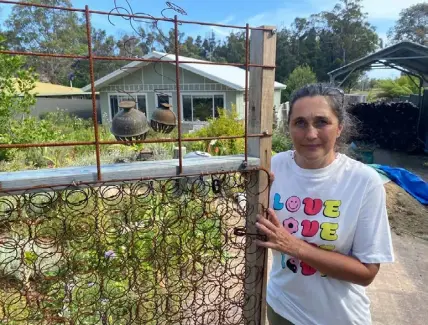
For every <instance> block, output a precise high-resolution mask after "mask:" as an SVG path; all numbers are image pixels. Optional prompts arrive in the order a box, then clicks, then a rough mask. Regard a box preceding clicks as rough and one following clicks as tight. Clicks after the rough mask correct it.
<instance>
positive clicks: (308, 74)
mask: <svg viewBox="0 0 428 325" xmlns="http://www.w3.org/2000/svg"><path fill="white" fill-rule="evenodd" d="M315 82H317V77H316V75H315V73H314V72H313V70H312V68H311V67H309V66H308V65H306V64H305V65H302V66H298V67H297V68H296V69H294V70H293V72H292V73H291V74H290V76H289V77H288V79H287V80H286V81H285V84H286V85H287V88H286V89H285V90H284V91H283V92H282V101H283V102H285V101H288V100H289V99H290V96H291V94H292V93H293V92H294V91H295V90H297V89H299V88H300V87H303V86H304V85H307V84H310V83H315Z"/></svg>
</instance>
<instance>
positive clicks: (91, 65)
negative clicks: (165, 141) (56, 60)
mask: <svg viewBox="0 0 428 325" xmlns="http://www.w3.org/2000/svg"><path fill="white" fill-rule="evenodd" d="M85 17H86V34H87V40H88V57H89V75H90V78H91V93H92V122H93V124H94V136H95V157H96V161H97V179H98V180H99V181H100V180H101V158H100V156H101V154H100V135H99V132H98V118H97V99H96V97H95V77H94V60H93V58H92V34H91V16H90V14H89V7H88V6H87V5H86V6H85Z"/></svg>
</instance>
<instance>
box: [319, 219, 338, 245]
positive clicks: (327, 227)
mask: <svg viewBox="0 0 428 325" xmlns="http://www.w3.org/2000/svg"><path fill="white" fill-rule="evenodd" d="M338 228H339V224H338V223H331V222H323V223H322V224H321V233H320V236H321V239H324V240H328V241H335V240H337V238H338V236H337V233H336V230H337V229H338Z"/></svg>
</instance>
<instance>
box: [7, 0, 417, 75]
mask: <svg viewBox="0 0 428 325" xmlns="http://www.w3.org/2000/svg"><path fill="white" fill-rule="evenodd" d="M423 1H424V0H406V1H404V0H362V5H363V9H364V11H365V12H366V13H367V14H368V20H369V22H370V23H371V24H372V25H373V26H375V28H376V31H377V32H378V34H379V36H380V37H381V38H382V39H384V41H386V34H387V32H388V30H389V29H390V28H391V27H392V26H393V25H394V23H395V21H396V20H397V19H398V17H399V13H400V11H401V10H402V9H405V8H408V7H410V6H411V5H413V4H416V3H421V2H423ZM170 2H173V3H174V4H176V5H177V6H179V7H181V8H182V9H184V10H185V12H186V15H182V14H179V13H175V12H174V11H172V10H167V11H164V14H165V15H166V16H168V17H172V16H173V15H174V14H177V15H178V17H179V19H183V20H193V21H195V20H196V21H203V22H209V23H222V24H231V25H239V26H245V24H246V23H248V24H250V26H260V25H269V26H276V27H277V28H278V29H281V27H284V26H287V27H288V26H289V25H290V24H291V23H292V21H293V20H294V18H296V17H308V16H310V15H311V14H313V13H318V12H320V11H323V10H331V9H332V8H333V7H334V5H335V3H337V1H336V0H172V1H170ZM72 3H73V6H74V7H75V8H84V7H85V5H86V4H88V6H89V9H92V10H100V11H107V12H108V11H110V10H112V9H113V8H115V7H116V6H117V7H122V8H126V9H121V12H122V13H125V12H126V11H125V10H129V11H131V10H132V11H133V12H134V13H144V14H149V15H153V16H155V17H160V16H161V11H162V10H163V9H164V8H166V5H165V1H164V0H116V1H115V0H92V1H89V0H72ZM130 7H132V9H131V8H130ZM0 8H2V10H1V12H0V20H1V21H4V19H6V18H7V15H8V14H9V12H10V8H11V5H4V4H0ZM111 20H112V23H113V24H114V25H113V24H112V23H110V22H109V20H108V17H107V16H103V15H94V16H93V18H92V23H93V25H94V27H97V28H103V29H105V30H107V32H108V33H110V34H113V35H115V36H120V35H121V34H122V33H124V32H130V31H131V27H130V25H129V21H125V20H124V19H122V18H120V17H112V19H111ZM168 24H169V23H165V22H164V23H162V24H160V27H161V28H165V30H166V29H167V28H169V26H168ZM171 26H172V25H171ZM180 31H182V32H184V33H185V34H186V35H191V36H196V35H201V36H202V37H206V36H208V33H209V32H210V31H214V33H215V34H216V36H217V37H218V38H220V37H225V36H227V35H228V34H229V33H230V31H231V29H228V28H217V27H214V28H213V27H207V26H200V25H189V24H184V25H181V26H180ZM398 75H399V72H397V71H396V70H390V69H388V70H372V71H371V72H369V77H374V78H390V77H396V76H398Z"/></svg>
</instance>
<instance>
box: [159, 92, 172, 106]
mask: <svg viewBox="0 0 428 325" xmlns="http://www.w3.org/2000/svg"><path fill="white" fill-rule="evenodd" d="M171 98H172V94H167V93H160V94H156V107H160V105H161V104H171Z"/></svg>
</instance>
